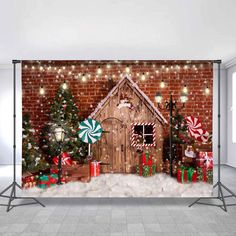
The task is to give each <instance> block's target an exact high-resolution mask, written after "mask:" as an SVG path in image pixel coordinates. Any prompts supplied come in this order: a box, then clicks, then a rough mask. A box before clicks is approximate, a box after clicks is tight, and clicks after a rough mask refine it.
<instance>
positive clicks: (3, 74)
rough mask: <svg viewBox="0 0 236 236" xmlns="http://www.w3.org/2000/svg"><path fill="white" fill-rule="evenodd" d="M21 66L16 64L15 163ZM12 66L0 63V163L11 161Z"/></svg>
mask: <svg viewBox="0 0 236 236" xmlns="http://www.w3.org/2000/svg"><path fill="white" fill-rule="evenodd" d="M20 78H21V66H20V65H19V64H18V65H17V86H16V90H17V97H16V98H17V99H16V100H17V102H16V107H17V115H16V119H17V126H16V137H17V142H16V147H17V149H16V150H17V155H16V157H17V163H21V132H22V130H21V123H22V122H21V121H22V118H21V113H22V105H21V79H20ZM12 149H13V66H12V65H0V164H11V163H12V162H13V152H12Z"/></svg>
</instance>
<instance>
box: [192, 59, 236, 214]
mask: <svg viewBox="0 0 236 236" xmlns="http://www.w3.org/2000/svg"><path fill="white" fill-rule="evenodd" d="M213 62H214V63H217V64H218V180H217V183H216V184H215V185H214V186H213V188H214V189H215V188H217V189H218V193H217V196H216V197H204V198H198V199H197V200H196V201H194V202H193V203H192V204H190V205H189V207H191V206H193V205H194V204H202V205H208V206H217V207H220V208H221V209H222V210H224V211H226V212H227V206H235V205H236V204H228V203H226V201H225V198H230V197H235V198H236V195H235V193H233V192H232V191H231V190H230V189H229V188H227V187H226V186H225V185H224V184H222V183H221V173H220V168H221V165H220V64H221V60H216V61H213ZM223 189H224V190H226V191H227V192H228V193H229V194H230V195H224V193H223ZM201 199H207V200H211V199H212V200H216V199H217V200H220V201H221V202H222V204H214V203H209V202H199V201H200V200H201Z"/></svg>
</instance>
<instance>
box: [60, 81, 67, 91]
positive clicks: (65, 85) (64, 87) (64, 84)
mask: <svg viewBox="0 0 236 236" xmlns="http://www.w3.org/2000/svg"><path fill="white" fill-rule="evenodd" d="M61 87H62V88H63V89H64V90H66V89H67V88H68V85H67V83H66V81H64V82H63V84H62V86H61Z"/></svg>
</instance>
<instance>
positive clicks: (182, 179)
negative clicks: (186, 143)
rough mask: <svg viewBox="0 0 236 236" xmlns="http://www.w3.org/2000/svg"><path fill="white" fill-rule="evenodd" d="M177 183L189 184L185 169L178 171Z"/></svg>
mask: <svg viewBox="0 0 236 236" xmlns="http://www.w3.org/2000/svg"><path fill="white" fill-rule="evenodd" d="M183 171H184V173H183ZM177 181H178V182H179V183H183V182H188V171H187V170H183V169H179V170H178V171H177Z"/></svg>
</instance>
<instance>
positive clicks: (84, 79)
mask: <svg viewBox="0 0 236 236" xmlns="http://www.w3.org/2000/svg"><path fill="white" fill-rule="evenodd" d="M81 80H82V81H83V82H86V81H87V78H86V76H85V74H83V75H82V79H81Z"/></svg>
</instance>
